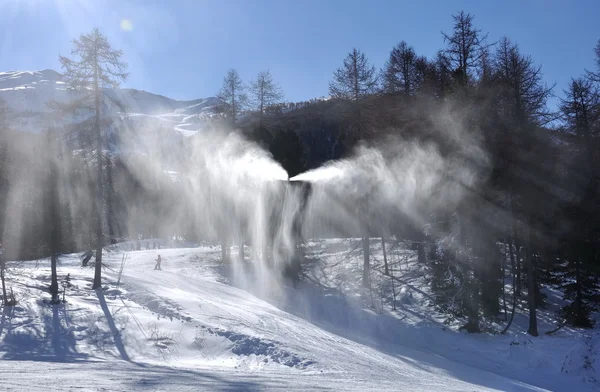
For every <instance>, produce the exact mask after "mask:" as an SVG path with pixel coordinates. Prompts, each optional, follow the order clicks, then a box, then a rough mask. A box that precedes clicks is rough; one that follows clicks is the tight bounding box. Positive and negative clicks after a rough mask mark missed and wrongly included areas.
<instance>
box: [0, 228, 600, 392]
mask: <svg viewBox="0 0 600 392" xmlns="http://www.w3.org/2000/svg"><path fill="white" fill-rule="evenodd" d="M356 244H357V241H354V242H353V241H351V240H328V241H314V242H312V243H310V244H308V247H307V252H308V253H309V254H311V255H312V257H313V260H314V262H313V263H312V264H310V265H307V266H306V274H307V276H308V278H307V279H305V280H304V281H303V282H301V284H300V285H299V287H298V288H296V289H294V288H291V287H287V286H283V287H281V288H280V289H278V290H277V289H273V290H264V287H257V285H255V284H253V283H254V282H255V281H254V280H253V278H249V279H244V280H240V279H238V278H237V277H239V275H236V274H234V271H235V270H236V268H235V266H234V265H223V264H222V263H220V261H219V259H220V249H219V248H218V247H210V246H199V247H189V248H180V249H160V250H141V251H127V252H125V249H126V248H128V246H125V245H122V246H115V247H113V248H112V249H111V251H110V252H107V257H106V262H107V265H108V267H109V268H110V269H105V275H104V290H99V291H97V292H94V291H92V290H91V289H90V287H91V279H92V274H93V270H92V269H91V268H82V267H80V261H79V258H78V257H77V255H65V256H63V257H61V258H60V262H59V277H60V279H61V281H62V280H64V278H65V277H66V276H67V274H70V278H71V287H70V288H67V289H66V303H64V304H61V305H56V306H51V305H49V304H47V302H46V301H47V299H48V297H49V295H48V294H47V293H46V292H44V290H45V289H46V285H47V284H48V282H49V274H50V270H49V264H48V260H40V261H37V262H36V261H28V262H12V263H10V265H9V267H10V269H9V271H8V278H9V285H10V286H11V287H13V289H14V292H15V295H16V296H17V299H18V300H19V304H18V305H17V306H16V307H14V308H7V309H4V310H3V313H2V315H1V319H0V358H2V360H0V374H2V377H1V378H0V389H1V390H8V391H10V390H15V391H17V390H18V391H21V390H27V391H32V390H44V391H52V390H75V389H77V390H83V391H85V390H107V391H130V390H145V391H155V390H156V391H159V390H160V391H162V390H173V391H187V390H190V391H192V390H193V391H197V390H211V391H212V390H229V391H231V390H235V391H246V390H270V389H275V390H302V391H304V390H336V391H367V390H377V391H380V390H393V391H398V390H415V391H484V390H502V391H538V390H553V391H561V390H569V391H572V390H573V391H574V390H577V391H587V390H598V387H599V385H598V384H597V383H596V381H595V380H596V379H597V378H598V370H597V369H598V366H599V365H598V364H597V363H594V361H595V360H596V357H597V354H596V351H597V349H598V345H599V344H600V338H599V337H598V333H597V331H595V330H594V331H586V332H582V331H577V330H571V329H567V328H565V329H563V330H561V331H559V332H557V333H556V334H555V335H552V336H542V337H539V338H531V337H529V336H526V335H525V334H524V333H523V331H522V328H523V325H524V321H526V320H525V319H524V316H523V315H522V314H518V315H517V316H516V319H515V326H514V328H513V329H512V332H511V333H510V334H508V335H503V336H500V335H492V334H479V335H468V334H466V333H460V332H457V331H456V328H455V327H454V326H453V325H451V324H450V325H445V324H444V323H443V317H442V315H441V314H440V313H438V312H436V311H435V309H434V308H433V307H431V306H429V300H428V296H429V294H428V290H427V287H426V284H425V281H424V280H423V278H422V276H423V274H420V273H419V268H422V267H419V266H418V265H417V264H416V263H415V262H414V255H413V254H412V252H410V251H407V250H405V249H401V248H400V247H396V248H395V249H394V247H393V245H392V244H389V246H390V250H389V251H388V256H389V261H390V264H392V266H393V271H392V272H393V274H394V280H393V281H394V282H395V283H394V284H397V286H394V291H395V292H396V294H397V297H396V303H395V304H396V308H397V309H396V310H395V311H392V310H391V303H390V300H391V297H390V296H389V293H390V287H389V285H390V284H391V282H392V278H390V277H388V276H384V275H383V274H381V273H380V271H381V246H380V244H379V245H378V241H376V240H374V241H373V248H374V254H373V262H374V271H373V273H372V281H373V286H374V288H375V289H374V290H373V293H372V295H371V293H361V289H360V277H361V274H362V269H361V265H360V264H361V255H360V254H359V253H358V252H357V251H356V250H353V249H355V248H356ZM236 252H237V250H234V252H233V254H236ZM159 253H160V255H161V256H162V259H163V263H162V268H163V269H162V271H156V270H154V269H153V267H154V259H155V258H156V257H157V254H159ZM247 256H249V252H248V253H247ZM123 257H125V263H124V264H123V263H122V261H123ZM122 266H123V270H122V274H120V271H121V267H122ZM245 276H252V275H251V272H250V271H248V272H247V274H246V275H245ZM119 277H120V279H119ZM266 291H269V292H270V293H271V295H270V296H268V297H266V296H264V295H263V294H262V293H265V292H266ZM273 293H277V295H273ZM373 304H374V307H372V305H373ZM365 305H370V306H371V307H369V306H365ZM541 320H542V321H541V325H540V329H541V330H542V331H545V330H548V329H550V327H551V318H550V317H545V314H544V313H542V314H541ZM545 323H547V325H546V324H545Z"/></svg>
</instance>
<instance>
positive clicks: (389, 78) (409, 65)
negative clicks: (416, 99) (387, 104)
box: [381, 41, 425, 97]
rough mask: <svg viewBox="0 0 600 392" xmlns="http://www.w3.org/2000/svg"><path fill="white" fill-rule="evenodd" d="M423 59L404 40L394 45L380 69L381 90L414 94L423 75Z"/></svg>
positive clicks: (388, 92) (404, 94)
mask: <svg viewBox="0 0 600 392" xmlns="http://www.w3.org/2000/svg"><path fill="white" fill-rule="evenodd" d="M423 65H424V63H423V59H420V58H419V57H418V56H417V54H416V52H415V50H414V48H413V47H412V46H409V45H408V44H407V43H406V42H405V41H402V42H400V43H399V44H398V45H396V46H395V47H394V48H393V49H392V51H391V53H390V57H389V59H388V60H387V62H386V63H385V66H384V68H383V70H382V71H381V79H382V84H383V86H382V87H383V92H384V93H386V94H401V95H403V96H405V97H410V96H414V95H415V94H416V93H417V91H418V89H419V87H420V85H421V83H422V80H423V77H424V73H425V70H424V69H423Z"/></svg>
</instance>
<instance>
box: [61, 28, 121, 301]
mask: <svg viewBox="0 0 600 392" xmlns="http://www.w3.org/2000/svg"><path fill="white" fill-rule="evenodd" d="M71 55H72V56H73V57H74V58H68V57H63V56H60V57H59V59H60V63H61V66H62V68H63V71H64V74H63V81H64V82H65V84H66V86H67V88H68V89H69V90H71V91H73V92H75V93H76V98H75V100H74V101H73V102H72V103H70V104H68V105H65V106H62V109H63V110H64V111H67V112H69V113H71V114H81V115H83V116H84V118H85V119H84V120H83V121H81V122H79V123H78V124H77V125H76V127H75V128H76V129H77V130H78V131H79V132H84V133H86V134H87V133H89V134H90V138H89V140H93V139H95V150H96V151H95V152H96V157H95V159H96V166H97V175H96V200H95V204H94V210H95V226H96V267H95V274H94V283H93V285H92V289H97V288H99V287H101V285H102V247H103V245H104V235H103V219H102V214H103V209H104V208H103V201H104V190H103V170H102V166H103V165H102V163H103V158H102V149H103V147H104V144H105V143H104V137H103V129H104V128H106V126H107V124H108V122H109V121H110V119H109V117H108V116H107V115H106V114H105V113H104V112H103V110H102V109H103V108H106V107H107V103H108V101H110V102H112V103H113V104H117V105H119V106H121V107H122V105H120V103H119V102H117V101H116V100H115V99H114V98H113V97H112V96H111V95H110V94H109V91H110V90H114V89H116V88H118V87H119V85H120V83H121V82H122V81H125V80H126V79H127V76H128V74H127V73H126V72H125V71H126V69H127V64H125V63H124V62H123V61H122V57H123V52H122V51H121V50H114V49H113V48H112V47H111V45H110V43H109V42H108V39H107V38H106V37H105V36H104V35H102V34H101V33H100V31H99V30H98V29H94V30H93V31H92V32H91V33H88V34H83V35H81V36H80V37H79V39H76V40H73V49H72V50H71ZM92 135H93V136H92Z"/></svg>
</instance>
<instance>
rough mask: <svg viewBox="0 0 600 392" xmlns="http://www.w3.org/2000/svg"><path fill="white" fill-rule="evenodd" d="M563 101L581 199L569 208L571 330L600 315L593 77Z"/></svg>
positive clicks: (597, 112)
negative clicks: (599, 308)
mask: <svg viewBox="0 0 600 392" xmlns="http://www.w3.org/2000/svg"><path fill="white" fill-rule="evenodd" d="M564 94H565V97H564V98H563V99H561V101H560V110H561V114H562V117H563V121H564V126H565V131H567V132H568V133H569V134H571V135H572V137H573V138H574V139H573V141H574V143H572V144H573V146H572V148H573V151H574V152H576V153H577V157H576V158H575V162H574V165H572V169H571V170H572V171H571V173H570V175H569V176H568V178H569V180H570V184H571V188H572V189H574V190H575V191H576V192H577V191H578V192H577V194H579V195H581V196H580V198H579V200H578V201H577V202H575V203H571V205H570V206H569V207H570V208H569V210H568V213H569V215H568V217H567V219H569V221H571V222H573V225H574V228H576V229H575V230H572V232H571V233H570V235H569V240H568V242H567V241H565V242H567V243H568V248H567V252H566V253H567V254H568V255H569V256H570V257H568V258H567V260H566V263H565V265H564V267H563V272H564V278H565V279H564V280H565V283H564V284H563V288H564V297H565V299H567V300H571V303H570V304H569V305H567V306H565V307H563V309H562V313H563V315H564V317H565V319H566V320H567V322H569V323H570V324H571V325H574V326H577V327H584V328H586V327H587V328H590V327H592V326H593V322H592V320H591V318H590V315H591V313H592V311H594V310H597V300H598V299H599V298H600V295H599V294H598V291H599V286H598V282H597V279H596V275H597V273H595V271H594V269H595V268H597V267H596V265H597V251H596V250H595V249H594V244H596V243H597V238H598V234H599V231H600V227H599V226H600V225H598V223H597V222H598V212H597V211H598V210H597V208H598V202H597V194H598V180H597V178H598V173H597V171H598V170H597V166H596V164H595V161H596V159H595V156H596V155H597V147H596V146H597V138H598V136H599V135H598V129H599V126H600V92H599V91H598V87H597V86H596V85H595V84H594V83H593V82H592V80H590V79H589V78H577V79H572V80H571V83H570V84H569V88H568V89H567V90H566V91H565V92H564Z"/></svg>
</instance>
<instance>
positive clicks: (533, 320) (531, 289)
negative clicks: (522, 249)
mask: <svg viewBox="0 0 600 392" xmlns="http://www.w3.org/2000/svg"><path fill="white" fill-rule="evenodd" d="M531 237H532V235H531V229H529V241H528V242H529V244H528V246H527V255H526V261H527V303H528V305H529V328H528V329H527V333H528V334H530V335H531V336H538V330H537V313H536V306H535V268H534V266H533V244H532V242H533V241H532V238H531Z"/></svg>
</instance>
